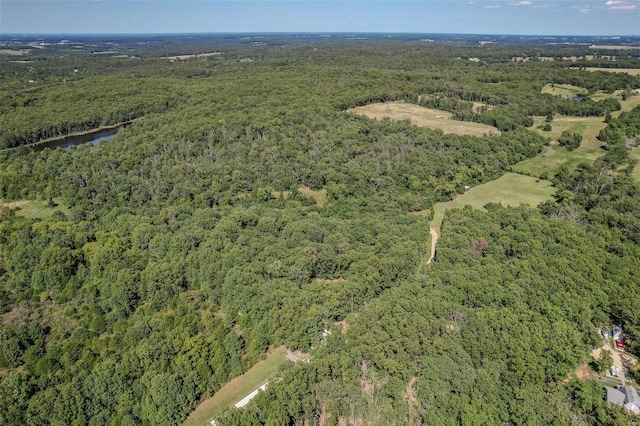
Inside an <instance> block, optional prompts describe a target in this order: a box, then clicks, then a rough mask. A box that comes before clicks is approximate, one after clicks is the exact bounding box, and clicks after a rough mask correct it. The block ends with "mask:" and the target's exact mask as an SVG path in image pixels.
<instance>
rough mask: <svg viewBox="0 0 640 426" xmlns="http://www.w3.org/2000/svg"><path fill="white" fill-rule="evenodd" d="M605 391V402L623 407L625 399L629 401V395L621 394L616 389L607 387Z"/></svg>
mask: <svg viewBox="0 0 640 426" xmlns="http://www.w3.org/2000/svg"><path fill="white" fill-rule="evenodd" d="M604 391H605V396H604V399H605V401H607V402H609V403H611V404H616V405H619V406H621V407H622V406H624V403H625V399H627V395H626V394H625V393H623V392H620V391H619V390H618V389H616V388H610V387H609V386H606V387H605V388H604Z"/></svg>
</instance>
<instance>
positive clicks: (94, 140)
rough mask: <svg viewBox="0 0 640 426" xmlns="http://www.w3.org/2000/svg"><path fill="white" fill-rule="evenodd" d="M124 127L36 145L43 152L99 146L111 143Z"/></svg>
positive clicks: (36, 148)
mask: <svg viewBox="0 0 640 426" xmlns="http://www.w3.org/2000/svg"><path fill="white" fill-rule="evenodd" d="M122 127H124V126H119V127H114V128H113V129H104V130H97V131H95V132H90V133H85V134H82V135H75V136H66V137H64V138H60V139H54V140H50V141H45V142H40V143H38V144H36V145H34V146H33V147H34V149H35V150H36V151H41V150H43V149H45V148H49V149H56V148H62V149H71V148H73V147H74V146H78V145H84V144H87V143H90V144H92V145H94V146H95V145H99V144H100V143H101V142H104V141H110V140H111V139H113V137H114V136H115V134H116V133H118V130H120V129H121V128H122Z"/></svg>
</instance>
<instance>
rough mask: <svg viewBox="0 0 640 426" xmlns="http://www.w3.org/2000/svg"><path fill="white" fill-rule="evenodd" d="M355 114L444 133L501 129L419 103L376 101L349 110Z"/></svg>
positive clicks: (480, 134) (482, 131) (466, 133)
mask: <svg viewBox="0 0 640 426" xmlns="http://www.w3.org/2000/svg"><path fill="white" fill-rule="evenodd" d="M349 112H352V113H354V114H360V115H366V116H367V117H369V118H373V119H375V120H381V119H383V118H390V119H392V120H409V121H411V123H412V124H415V125H416V126H420V127H429V128H432V129H440V130H442V131H443V132H444V133H455V134H458V135H475V136H482V135H486V134H499V133H500V131H499V130H498V129H496V128H495V127H492V126H487V125H486V124H481V123H473V122H468V121H458V120H453V119H452V118H451V116H452V114H451V113H450V112H447V111H440V110H437V109H431V108H424V107H421V106H419V105H414V104H408V103H404V102H385V103H374V104H369V105H365V106H362V107H356V108H352V109H350V110H349Z"/></svg>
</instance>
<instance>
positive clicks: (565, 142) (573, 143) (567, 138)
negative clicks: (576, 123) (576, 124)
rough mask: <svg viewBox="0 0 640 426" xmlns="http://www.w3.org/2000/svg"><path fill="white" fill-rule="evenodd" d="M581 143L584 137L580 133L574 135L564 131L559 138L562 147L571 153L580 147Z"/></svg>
mask: <svg viewBox="0 0 640 426" xmlns="http://www.w3.org/2000/svg"><path fill="white" fill-rule="evenodd" d="M580 142H582V135H581V134H580V133H572V132H570V131H569V130H565V131H563V132H562V134H561V135H560V137H559V138H558V143H559V144H560V146H564V147H565V148H567V149H568V150H569V151H573V150H574V149H576V148H578V147H580Z"/></svg>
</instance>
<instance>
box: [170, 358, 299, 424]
mask: <svg viewBox="0 0 640 426" xmlns="http://www.w3.org/2000/svg"><path fill="white" fill-rule="evenodd" d="M286 362H287V350H286V348H285V347H284V346H280V347H279V348H278V349H276V350H275V351H273V352H272V353H270V354H269V355H267V358H266V359H264V360H263V361H260V362H258V363H257V364H256V365H254V366H253V367H251V369H249V371H247V372H246V373H244V374H243V375H242V376H239V377H236V378H235V379H233V380H232V381H230V382H229V383H227V384H226V385H224V386H223V387H222V388H220V390H219V391H218V392H216V393H215V394H214V395H213V396H212V397H211V398H209V399H207V400H205V401H204V402H202V403H201V404H200V405H198V407H197V408H196V409H195V411H193V412H192V413H191V414H190V415H189V417H188V418H187V420H185V421H184V423H182V426H205V425H208V424H209V422H210V421H211V420H213V419H214V418H216V417H217V416H219V415H220V414H222V412H223V411H224V410H225V409H226V408H228V407H232V406H233V405H235V404H236V403H237V402H238V401H240V400H241V399H242V398H244V397H245V396H247V395H248V394H249V393H251V392H252V391H253V390H254V389H257V388H259V387H260V386H262V385H263V384H264V383H266V382H267V381H268V380H269V379H270V378H271V377H273V375H274V374H275V373H276V372H277V371H278V369H279V368H280V366H281V365H283V364H284V363H286Z"/></svg>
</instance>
